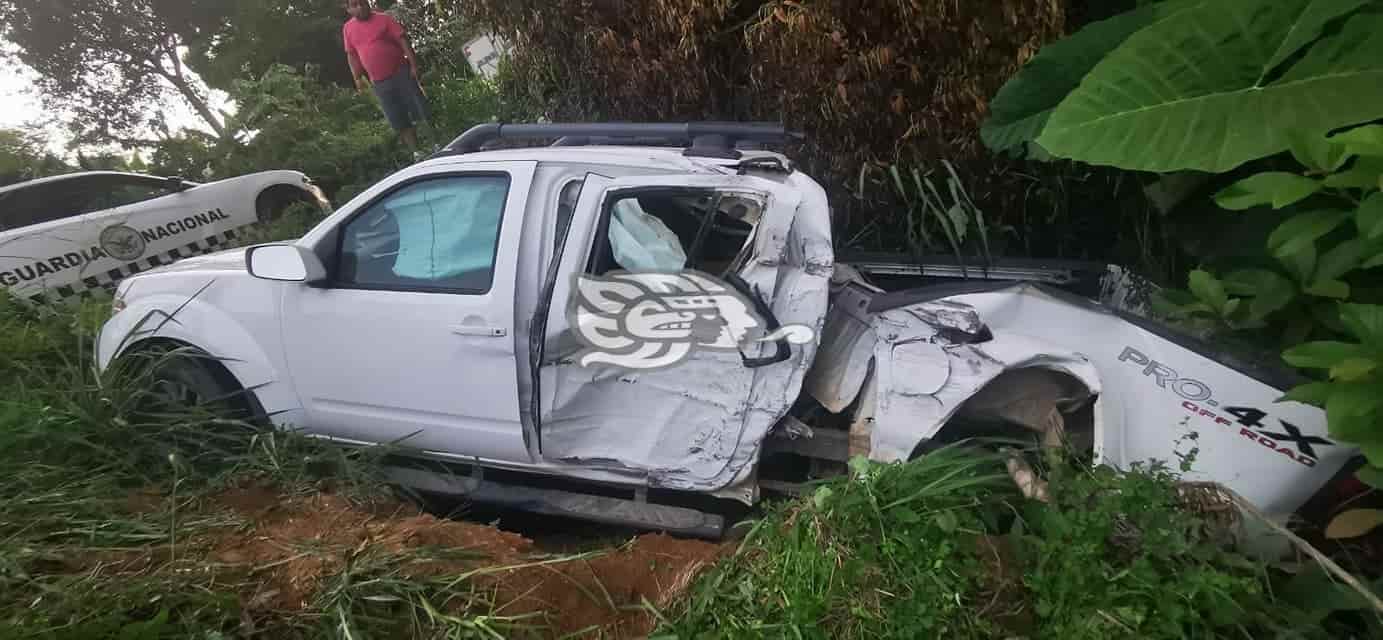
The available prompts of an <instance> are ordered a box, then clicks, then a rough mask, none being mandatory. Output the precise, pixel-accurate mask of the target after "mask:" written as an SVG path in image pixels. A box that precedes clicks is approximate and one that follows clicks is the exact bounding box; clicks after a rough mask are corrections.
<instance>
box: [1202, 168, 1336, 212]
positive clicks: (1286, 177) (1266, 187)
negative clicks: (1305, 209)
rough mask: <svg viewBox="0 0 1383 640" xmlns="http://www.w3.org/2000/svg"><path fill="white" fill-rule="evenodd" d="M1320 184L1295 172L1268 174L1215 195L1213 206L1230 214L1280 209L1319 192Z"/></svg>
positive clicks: (1251, 178) (1244, 181)
mask: <svg viewBox="0 0 1383 640" xmlns="http://www.w3.org/2000/svg"><path fill="white" fill-rule="evenodd" d="M1321 186H1322V184H1321V182H1320V181H1319V180H1313V179H1311V178H1307V177H1304V176H1299V175H1297V174H1295V173H1287V172H1285V171H1269V172H1267V173H1260V174H1258V175H1253V176H1249V177H1247V178H1244V179H1243V180H1240V181H1238V182H1236V183H1234V184H1232V185H1229V186H1228V187H1225V188H1224V189H1223V190H1221V191H1220V192H1219V193H1217V194H1215V204H1218V205H1220V206H1221V207H1223V208H1225V209H1229V210H1230V211H1243V210H1244V209H1250V208H1253V207H1257V206H1260V205H1265V204H1270V205H1272V207H1273V208H1274V209H1281V208H1283V207H1285V206H1287V205H1289V204H1293V203H1296V202H1300V201H1302V200H1304V199H1306V198H1308V197H1310V196H1311V195H1312V194H1314V193H1316V192H1317V191H1320V190H1321Z"/></svg>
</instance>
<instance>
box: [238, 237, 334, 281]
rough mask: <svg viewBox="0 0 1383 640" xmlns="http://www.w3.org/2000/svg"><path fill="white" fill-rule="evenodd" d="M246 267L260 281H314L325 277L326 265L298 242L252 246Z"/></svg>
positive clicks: (248, 253) (247, 252)
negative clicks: (297, 243)
mask: <svg viewBox="0 0 1383 640" xmlns="http://www.w3.org/2000/svg"><path fill="white" fill-rule="evenodd" d="M245 268H246V269H248V270H249V272H250V275H252V276H254V277H256V278H259V279H261V280H276V281H279V282H304V283H313V282H320V281H322V280H324V279H326V268H325V267H323V266H322V261H321V260H319V259H318V258H317V254H315V253H312V252H311V251H308V250H307V249H304V248H302V247H299V246H298V245H295V244H265V245H260V246H257V247H250V249H249V250H248V251H246V252H245Z"/></svg>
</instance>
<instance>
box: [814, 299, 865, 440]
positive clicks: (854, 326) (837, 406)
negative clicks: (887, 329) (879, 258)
mask: <svg viewBox="0 0 1383 640" xmlns="http://www.w3.org/2000/svg"><path fill="white" fill-rule="evenodd" d="M869 299H870V297H869V295H867V294H866V292H864V291H861V290H860V289H858V288H855V287H848V288H845V289H843V290H841V291H839V292H838V293H836V294H834V295H833V296H832V300H831V308H830V311H828V312H827V314H826V322H825V324H824V326H823V328H822V332H821V340H820V343H821V344H820V346H819V347H818V348H817V351H816V360H815V361H814V362H813V363H812V368H811V371H809V372H808V373H807V380H806V382H805V383H804V386H805V388H806V390H807V392H808V393H810V394H811V395H812V397H814V398H816V400H817V401H818V402H820V403H821V406H823V407H825V408H826V409H827V410H829V411H830V412H832V413H840V412H841V411H844V410H845V408H846V407H848V406H850V403H852V402H854V401H855V397H856V396H858V394H859V392H860V387H861V386H863V385H864V380H865V376H866V375H867V374H868V373H869V369H870V362H871V361H872V359H873V357H874V343H875V341H876V340H875V337H874V326H873V320H872V318H871V316H870V314H869V312H868V305H869Z"/></svg>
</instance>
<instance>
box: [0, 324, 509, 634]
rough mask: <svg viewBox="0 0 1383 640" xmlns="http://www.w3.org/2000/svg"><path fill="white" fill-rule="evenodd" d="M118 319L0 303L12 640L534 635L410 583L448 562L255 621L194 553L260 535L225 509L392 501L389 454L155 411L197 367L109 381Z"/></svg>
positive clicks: (406, 559)
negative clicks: (101, 341)
mask: <svg viewBox="0 0 1383 640" xmlns="http://www.w3.org/2000/svg"><path fill="white" fill-rule="evenodd" d="M108 304H109V302H108V301H107V300H91V301H86V302H82V303H80V304H72V305H65V306H49V307H35V306H31V305H29V304H27V303H25V304H21V303H18V302H15V301H13V300H11V299H9V298H0V349H3V354H4V359H3V361H0V385H2V386H0V388H3V389H5V391H4V394H3V396H0V496H3V498H0V638H6V639H9V638H92V639H95V638H130V639H144V638H164V637H169V638H171V637H178V638H190V637H196V638H222V637H227V638H228V637H236V636H238V635H240V634H242V633H247V632H249V631H256V632H257V633H259V634H260V637H274V638H281V637H282V638H293V637H341V638H392V637H400V636H405V637H456V638H469V637H488V638H494V637H502V635H503V634H505V633H508V631H507V630H512V629H519V628H521V627H520V625H518V622H519V621H512V620H508V619H505V618H498V617H486V615H487V614H488V612H489V605H488V604H487V602H486V599H485V597H484V593H482V592H479V591H477V590H476V589H475V587H474V586H473V585H472V584H470V583H469V582H467V581H465V580H456V579H454V578H455V577H454V576H441V577H438V578H437V579H435V580H423V581H416V582H409V581H405V580H404V579H403V578H401V577H400V575H399V573H398V571H399V568H400V567H405V566H408V565H409V564H410V563H415V562H422V561H427V560H428V559H433V555H431V554H433V552H424V551H417V552H412V551H409V550H403V551H396V552H393V553H391V554H383V553H382V552H376V551H372V550H365V552H362V553H358V554H356V555H353V556H352V559H351V562H349V563H347V564H346V567H345V568H344V569H343V570H342V572H341V574H340V575H338V576H335V577H334V578H332V579H331V580H330V581H329V582H330V584H331V588H330V589H329V590H328V592H327V593H326V594H324V595H323V596H322V597H321V598H319V600H320V602H318V603H316V606H315V607H314V608H312V609H310V610H308V611H305V612H302V613H301V614H298V615H296V616H293V617H285V618H278V619H270V620H256V619H253V618H251V617H247V616H248V614H247V612H246V610H245V609H244V603H243V602H242V601H241V598H240V596H239V595H238V593H237V589H238V587H239V585H238V583H237V582H236V581H235V579H232V578H227V577H226V576H223V575H221V573H220V572H219V571H218V570H217V569H216V567H214V566H212V565H209V564H206V561H205V560H204V559H201V558H199V557H198V556H196V555H194V554H190V553H188V552H187V551H186V549H187V548H188V541H190V540H193V539H196V538H198V537H199V536H207V535H213V534H220V535H230V534H232V533H234V532H238V531H242V532H243V531H245V530H247V529H246V528H247V527H248V526H250V525H251V524H252V523H248V522H245V521H244V519H243V517H242V516H237V515H236V514H234V513H231V512H227V511H224V510H220V509H218V508H217V507H216V504H215V502H214V501H213V500H212V499H211V498H212V497H213V496H215V495H216V494H217V493H218V492H220V491H221V490H223V489H225V488H227V487H231V486H235V485H240V484H243V483H245V482H247V481H250V480H253V481H255V482H259V483H268V484H270V485H272V486H275V487H277V489H278V490H279V491H280V492H281V493H282V494H284V495H291V494H294V493H303V492H312V491H319V490H322V489H324V488H325V489H330V490H332V491H333V492H336V493H338V494H341V493H344V494H346V495H348V496H351V497H352V498H354V499H356V500H360V501H368V500H373V499H377V498H383V497H388V496H389V493H388V491H389V490H388V489H387V487H386V485H385V483H384V479H383V476H382V474H381V469H380V467H379V466H378V465H377V464H375V459H376V457H377V456H380V455H383V453H384V452H374V451H370V450H345V449H340V448H336V447H332V446H329V445H326V444H324V443H321V442H320V441H317V440H313V439H309V438H307V437H304V436H302V435H299V434H297V433H294V432H291V431H285V430H278V429H274V428H272V427H266V426H264V425H261V424H257V423H252V422H246V421H237V420H228V419H225V418H223V417H220V416H217V415H214V414H212V413H210V412H209V411H207V410H205V409H204V408H201V407H184V408H180V409H176V410H169V409H168V408H167V407H165V406H160V405H154V404H151V403H150V402H149V399H150V391H149V389H150V388H151V385H150V383H149V376H150V372H151V371H152V370H153V369H154V368H156V367H157V366H159V365H160V364H161V361H162V360H163V359H167V358H177V357H185V355H186V354H183V353H181V352H178V351H176V350H175V351H169V352H165V353H162V354H157V355H151V356H149V357H147V358H133V359H130V360H128V361H126V362H125V363H123V364H122V365H120V366H116V367H112V368H110V369H109V370H107V371H104V372H98V371H96V369H95V367H94V366H93V364H92V359H91V347H92V342H93V340H94V337H95V332H96V329H97V327H99V325H100V322H101V320H102V319H103V318H104V317H105V313H106V311H105V309H106V308H107V305H108ZM155 409H156V410H155ZM324 553H325V552H324ZM247 625H248V626H247Z"/></svg>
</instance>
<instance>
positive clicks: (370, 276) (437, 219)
mask: <svg viewBox="0 0 1383 640" xmlns="http://www.w3.org/2000/svg"><path fill="white" fill-rule="evenodd" d="M508 188H509V182H508V179H507V178H503V177H494V176H462V177H450V178H441V179H436V180H428V181H426V182H420V183H416V184H413V185H409V186H407V187H404V188H403V189H400V190H398V191H396V192H394V193H392V194H390V195H389V196H386V197H385V198H384V199H383V200H381V201H379V202H377V203H375V204H374V205H372V206H371V207H370V208H369V209H367V210H366V211H365V212H364V213H363V214H361V215H359V216H357V217H356V218H354V219H353V220H351V221H350V222H348V223H347V224H346V228H345V230H344V232H343V233H342V236H341V251H340V265H339V267H340V268H339V271H338V277H337V280H338V282H339V283H341V284H343V285H355V286H360V287H363V288H382V289H430V290H446V291H458V292H470V293H477V292H484V291H488V290H489V288H490V283H491V281H492V279H493V276H494V261H495V251H496V247H497V244H498V241H499V227H500V220H501V218H502V217H503V212H504V200H505V198H506V196H507V193H508Z"/></svg>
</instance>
